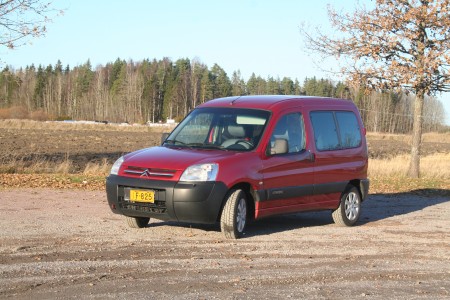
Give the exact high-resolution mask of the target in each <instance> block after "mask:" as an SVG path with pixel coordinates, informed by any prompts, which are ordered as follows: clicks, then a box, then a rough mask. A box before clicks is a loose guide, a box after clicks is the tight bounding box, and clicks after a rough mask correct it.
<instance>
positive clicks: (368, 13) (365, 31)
mask: <svg viewBox="0 0 450 300" xmlns="http://www.w3.org/2000/svg"><path fill="white" fill-rule="evenodd" d="M328 14H329V18H330V21H331V24H332V26H333V28H334V29H336V30H337V32H339V33H340V36H339V37H330V36H328V35H326V34H324V33H322V32H321V31H320V30H317V31H316V32H315V33H309V32H308V30H307V29H306V28H305V27H302V28H301V32H302V34H303V35H304V36H305V38H306V44H307V47H308V49H310V50H313V51H316V52H319V53H322V54H323V55H325V56H334V57H336V58H338V59H339V58H340V59H341V61H342V60H344V67H343V68H342V73H344V74H345V75H347V78H348V81H349V83H350V84H352V83H353V84H356V85H359V84H364V85H365V86H366V87H368V88H371V89H377V90H403V91H405V92H412V93H414V94H415V104H414V124H413V132H412V145H411V162H410V168H409V176H411V177H419V163H420V147H421V135H422V123H423V111H424V108H423V107H424V99H425V95H434V94H436V93H437V92H448V91H450V30H449V28H450V0H434V1H433V0H376V4H375V8H373V9H371V10H368V9H366V8H365V7H357V8H356V10H355V11H354V12H353V13H347V14H344V13H339V12H337V11H335V10H334V9H333V8H332V7H329V8H328Z"/></svg>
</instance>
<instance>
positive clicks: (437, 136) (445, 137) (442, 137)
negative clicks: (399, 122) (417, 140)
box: [367, 132, 450, 144]
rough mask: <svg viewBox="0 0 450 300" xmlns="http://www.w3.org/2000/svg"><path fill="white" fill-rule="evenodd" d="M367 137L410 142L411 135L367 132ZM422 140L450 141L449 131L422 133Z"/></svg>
mask: <svg viewBox="0 0 450 300" xmlns="http://www.w3.org/2000/svg"><path fill="white" fill-rule="evenodd" d="M367 139H368V140H369V141H370V140H372V141H374V140H389V141H401V142H405V143H408V144H410V143H411V135H409V134H392V133H377V132H368V133H367ZM422 142H427V143H450V132H445V133H438V132H427V133H424V134H423V135H422Z"/></svg>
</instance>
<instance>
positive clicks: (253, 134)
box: [164, 107, 270, 151]
mask: <svg viewBox="0 0 450 300" xmlns="http://www.w3.org/2000/svg"><path fill="white" fill-rule="evenodd" d="M269 116H270V112H268V111H265V110H256V109H242V108H219V107H214V108H197V109H195V110H194V111H192V112H191V113H190V114H189V115H188V116H187V117H186V118H185V119H184V120H183V121H182V122H181V123H180V125H178V126H177V127H176V128H175V129H174V131H173V132H172V133H171V134H170V135H169V137H168V138H167V139H166V140H165V142H164V146H168V147H172V146H176V147H190V148H202V149H223V150H235V151H250V150H252V149H254V148H255V147H256V146H257V145H258V143H259V140H260V138H261V136H262V133H263V131H264V128H265V126H266V124H267V121H268V118H269Z"/></svg>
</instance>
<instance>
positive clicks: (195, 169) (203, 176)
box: [180, 164, 219, 181]
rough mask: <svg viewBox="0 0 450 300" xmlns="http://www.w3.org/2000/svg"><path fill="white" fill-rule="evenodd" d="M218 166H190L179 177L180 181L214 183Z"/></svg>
mask: <svg viewBox="0 0 450 300" xmlns="http://www.w3.org/2000/svg"><path fill="white" fill-rule="evenodd" d="M218 172H219V166H218V165H217V164H202V165H192V166H190V167H189V168H187V169H186V170H185V171H184V172H183V174H182V175H181V177H180V181H214V180H216V177H217V173H218Z"/></svg>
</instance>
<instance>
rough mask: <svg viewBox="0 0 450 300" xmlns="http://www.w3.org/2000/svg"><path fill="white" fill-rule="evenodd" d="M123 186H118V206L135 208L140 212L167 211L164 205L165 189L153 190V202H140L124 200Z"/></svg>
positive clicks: (161, 212) (162, 212) (160, 212)
mask: <svg viewBox="0 0 450 300" xmlns="http://www.w3.org/2000/svg"><path fill="white" fill-rule="evenodd" d="M124 189H125V187H124V186H119V190H118V202H119V208H121V209H127V210H135V211H140V212H152V213H158V214H164V213H165V212H166V211H167V207H166V191H165V190H155V189H153V191H154V192H155V202H154V203H140V202H132V201H127V200H125V192H124Z"/></svg>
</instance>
